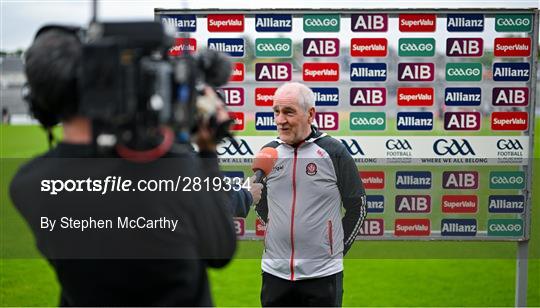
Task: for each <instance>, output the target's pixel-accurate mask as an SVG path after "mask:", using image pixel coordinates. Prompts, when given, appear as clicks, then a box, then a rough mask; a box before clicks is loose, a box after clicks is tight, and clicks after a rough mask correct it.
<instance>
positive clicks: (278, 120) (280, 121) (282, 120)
mask: <svg viewBox="0 0 540 308" xmlns="http://www.w3.org/2000/svg"><path fill="white" fill-rule="evenodd" d="M274 121H275V122H276V124H278V125H280V124H285V122H287V121H286V120H285V117H284V116H283V114H281V113H279V114H277V115H276V116H275V117H274Z"/></svg>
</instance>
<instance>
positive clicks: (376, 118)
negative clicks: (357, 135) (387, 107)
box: [350, 112, 386, 130]
mask: <svg viewBox="0 0 540 308" xmlns="http://www.w3.org/2000/svg"><path fill="white" fill-rule="evenodd" d="M350 129H351V130H385V129H386V114H385V113H384V112H351V114H350Z"/></svg>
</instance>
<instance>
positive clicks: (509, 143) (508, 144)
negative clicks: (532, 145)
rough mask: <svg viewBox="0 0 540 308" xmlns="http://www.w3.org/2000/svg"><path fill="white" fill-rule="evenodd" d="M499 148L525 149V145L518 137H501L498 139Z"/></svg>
mask: <svg viewBox="0 0 540 308" xmlns="http://www.w3.org/2000/svg"><path fill="white" fill-rule="evenodd" d="M497 149H499V150H523V146H522V145H521V143H520V142H519V140H517V139H514V140H512V139H499V140H498V141H497Z"/></svg>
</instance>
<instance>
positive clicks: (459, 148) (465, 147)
mask: <svg viewBox="0 0 540 308" xmlns="http://www.w3.org/2000/svg"><path fill="white" fill-rule="evenodd" d="M433 151H434V152H435V154H437V155H441V156H443V155H448V154H449V155H452V156H455V155H458V154H459V155H469V154H470V155H476V153H475V152H474V150H473V148H472V146H471V144H470V143H469V141H467V140H465V139H461V140H457V139H450V140H448V139H437V141H435V143H433Z"/></svg>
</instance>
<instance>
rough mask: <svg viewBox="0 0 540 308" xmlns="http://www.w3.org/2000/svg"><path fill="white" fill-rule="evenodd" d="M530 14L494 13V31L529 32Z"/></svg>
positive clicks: (530, 26)
mask: <svg viewBox="0 0 540 308" xmlns="http://www.w3.org/2000/svg"><path fill="white" fill-rule="evenodd" d="M532 25H533V22H532V15H531V14H508V15H496V17H495V31H497V32H531V29H532Z"/></svg>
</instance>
